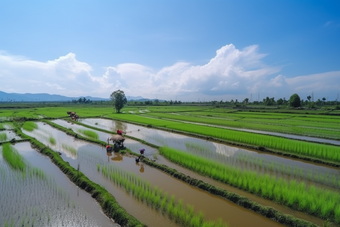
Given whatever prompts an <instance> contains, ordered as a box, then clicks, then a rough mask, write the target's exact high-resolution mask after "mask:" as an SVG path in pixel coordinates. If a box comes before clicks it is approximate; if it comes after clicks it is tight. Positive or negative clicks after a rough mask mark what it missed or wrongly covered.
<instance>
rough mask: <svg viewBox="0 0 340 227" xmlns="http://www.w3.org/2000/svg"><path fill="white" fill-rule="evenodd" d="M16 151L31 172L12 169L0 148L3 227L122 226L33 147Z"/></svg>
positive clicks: (20, 145)
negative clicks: (113, 220) (104, 212)
mask: <svg viewBox="0 0 340 227" xmlns="http://www.w3.org/2000/svg"><path fill="white" fill-rule="evenodd" d="M11 146H12V145H11ZM13 148H14V149H15V150H16V151H17V152H18V153H19V154H20V155H21V156H22V157H23V159H24V161H25V163H26V166H27V168H26V169H25V170H24V171H21V170H17V169H14V168H13V167H12V166H10V165H9V164H8V163H7V161H6V160H5V159H4V157H3V154H2V153H3V152H2V151H3V150H2V147H0V179H1V184H0V192H1V195H0V201H1V203H0V226H38V227H40V226H41V227H45V226H91V227H101V226H119V225H117V224H115V223H113V222H112V221H111V220H110V219H109V218H107V217H106V216H105V215H104V214H103V213H102V212H101V209H100V206H99V205H98V204H97V203H96V202H95V201H94V200H93V198H91V196H90V195H89V194H88V193H86V192H85V191H83V190H80V189H79V188H78V187H76V186H75V185H74V184H73V183H72V182H70V181H69V179H68V178H67V177H66V176H65V175H64V174H63V173H62V172H61V171H60V170H59V169H58V168H57V167H56V166H55V165H54V164H53V163H52V162H51V161H50V159H49V158H48V157H45V156H43V155H41V154H40V153H38V152H37V151H36V150H34V149H32V148H31V145H30V143H28V142H22V143H17V144H15V145H13Z"/></svg>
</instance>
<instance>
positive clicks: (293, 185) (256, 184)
mask: <svg viewBox="0 0 340 227" xmlns="http://www.w3.org/2000/svg"><path fill="white" fill-rule="evenodd" d="M160 153H161V154H162V155H164V156H165V157H166V158H168V159H170V160H171V161H173V162H175V163H177V164H179V165H181V166H184V167H186V168H189V169H192V170H194V171H195V172H197V173H200V174H202V175H205V176H208V177H212V178H214V179H216V180H219V181H221V182H224V183H228V184H230V185H232V186H235V187H239V188H243V189H244V190H246V191H249V192H251V193H254V194H257V195H260V196H262V197H265V198H268V199H271V200H274V201H277V202H279V203H283V204H285V205H287V206H289V207H292V208H295V209H299V208H304V210H303V211H306V212H308V213H310V214H312V215H316V214H317V213H316V212H317V211H318V210H319V211H320V213H318V215H319V216H321V217H322V218H331V219H335V216H334V213H332V212H331V210H334V209H335V208H336V204H337V203H340V195H339V194H338V193H336V192H334V191H331V190H327V189H323V188H317V187H315V186H313V185H311V186H309V187H306V185H305V184H304V183H303V182H299V183H298V182H297V181H296V180H284V179H281V178H276V177H274V176H270V175H268V174H264V175H261V174H257V173H256V172H252V171H249V170H240V169H239V168H236V167H234V166H226V165H223V164H220V163H216V162H214V161H210V160H206V159H204V158H201V157H197V156H194V155H192V154H188V153H185V152H181V151H178V150H175V149H172V148H168V147H162V148H160ZM216 172H217V173H219V174H216ZM212 173H214V174H212ZM319 195H323V196H322V197H320V196H319ZM306 201H307V202H306ZM329 201H332V202H329ZM333 201H334V202H333ZM306 203H307V204H306Z"/></svg>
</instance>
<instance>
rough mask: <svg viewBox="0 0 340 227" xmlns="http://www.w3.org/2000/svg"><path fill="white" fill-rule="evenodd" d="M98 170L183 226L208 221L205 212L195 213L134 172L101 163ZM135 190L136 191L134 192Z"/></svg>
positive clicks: (198, 224) (180, 201)
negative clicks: (205, 218)
mask: <svg viewBox="0 0 340 227" xmlns="http://www.w3.org/2000/svg"><path fill="white" fill-rule="evenodd" d="M97 170H98V169H97ZM98 171H100V172H101V173H102V174H103V176H105V177H106V178H108V179H109V180H111V181H113V182H114V183H115V184H117V185H118V184H119V185H120V186H121V187H123V188H125V190H126V191H127V192H129V193H130V194H131V195H132V196H134V197H135V198H136V199H138V200H142V201H144V202H145V204H146V205H148V206H150V207H153V208H154V209H157V210H159V211H160V212H162V213H164V214H167V215H168V216H169V218H170V219H172V220H174V221H175V222H177V223H182V224H183V226H188V227H195V226H202V225H203V224H204V223H206V221H204V215H203V213H198V214H195V213H194V212H193V207H192V206H189V207H188V209H185V208H184V206H183V202H182V200H179V202H176V199H175V196H174V195H172V196H171V198H170V199H169V198H168V194H167V193H163V192H162V190H160V189H158V187H152V186H151V185H150V182H148V181H144V180H142V179H141V178H140V177H137V176H136V175H135V174H133V173H130V172H127V171H124V170H122V169H120V168H119V167H117V166H113V165H106V164H105V165H100V169H99V170H98ZM132 185H134V189H132V188H133V187H132ZM134 191H136V192H135V193H134ZM221 226H227V225H225V224H224V225H221Z"/></svg>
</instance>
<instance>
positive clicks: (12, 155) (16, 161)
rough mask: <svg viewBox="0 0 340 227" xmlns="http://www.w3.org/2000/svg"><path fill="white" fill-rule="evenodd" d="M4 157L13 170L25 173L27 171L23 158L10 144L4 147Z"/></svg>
mask: <svg viewBox="0 0 340 227" xmlns="http://www.w3.org/2000/svg"><path fill="white" fill-rule="evenodd" d="M2 155H3V157H4V159H5V160H6V161H7V163H8V164H10V166H12V168H14V169H16V170H20V171H24V170H25V169H26V164H25V162H24V160H23V158H22V157H21V155H20V154H19V153H18V151H17V150H16V149H15V148H14V147H12V146H11V145H10V144H9V143H5V144H3V145H2Z"/></svg>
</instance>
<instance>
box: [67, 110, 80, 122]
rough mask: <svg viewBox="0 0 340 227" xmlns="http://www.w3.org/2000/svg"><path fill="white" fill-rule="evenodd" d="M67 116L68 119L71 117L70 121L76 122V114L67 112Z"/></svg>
mask: <svg viewBox="0 0 340 227" xmlns="http://www.w3.org/2000/svg"><path fill="white" fill-rule="evenodd" d="M67 114H68V116H69V117H71V119H72V120H74V121H77V120H78V118H79V116H78V115H77V114H76V112H71V111H67Z"/></svg>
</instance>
